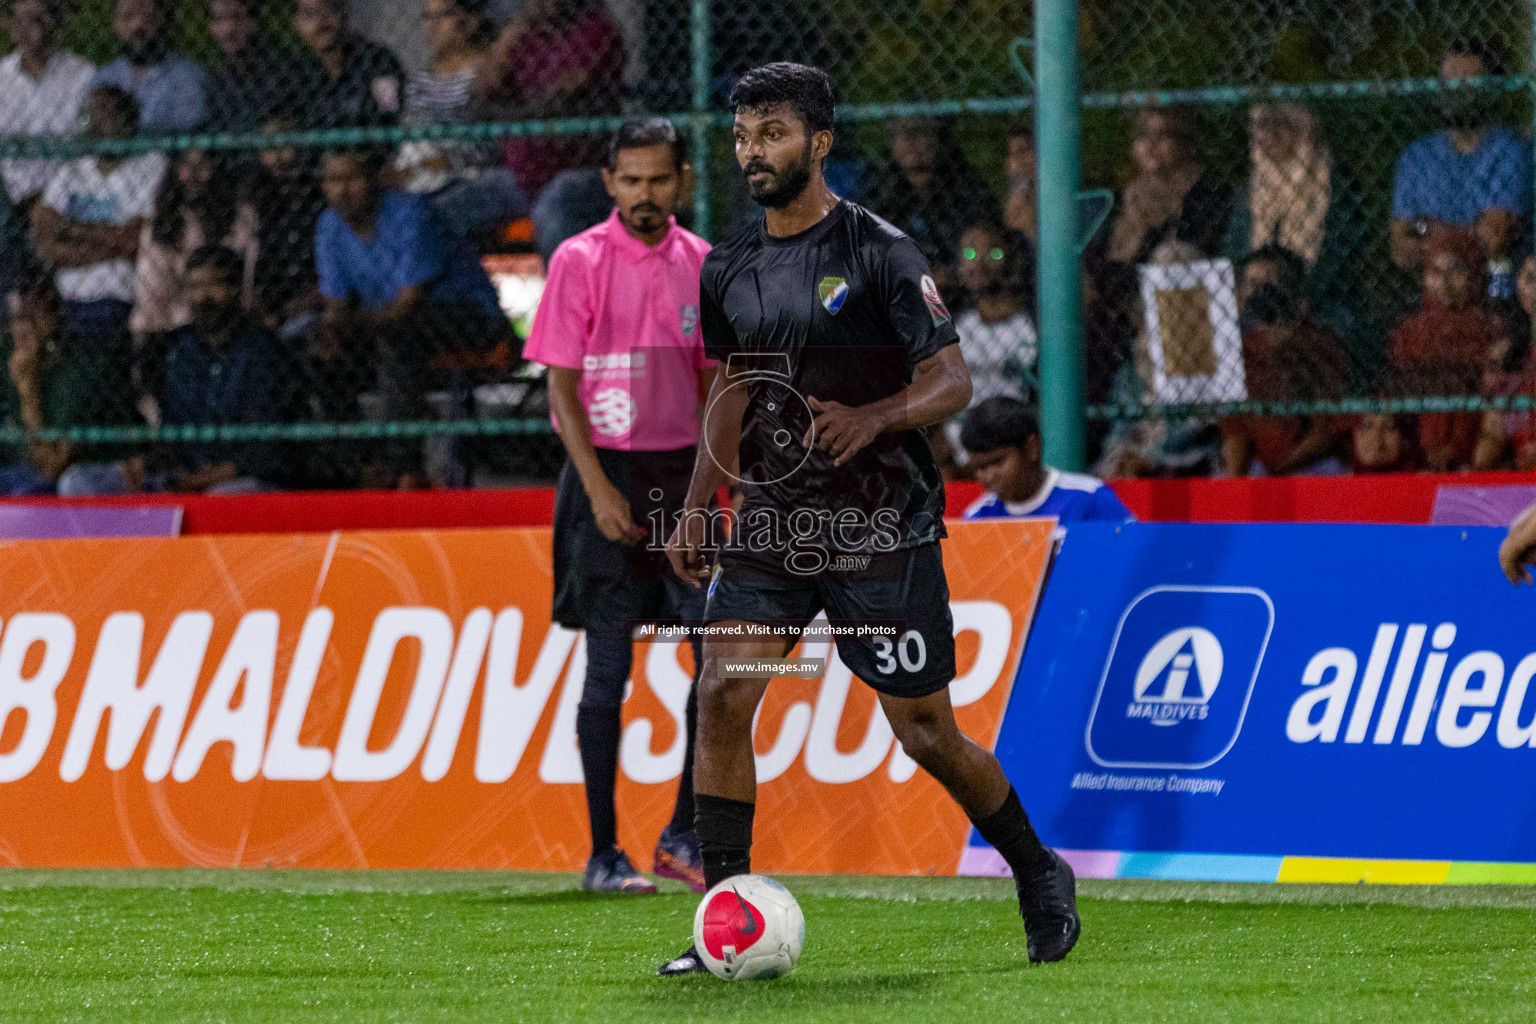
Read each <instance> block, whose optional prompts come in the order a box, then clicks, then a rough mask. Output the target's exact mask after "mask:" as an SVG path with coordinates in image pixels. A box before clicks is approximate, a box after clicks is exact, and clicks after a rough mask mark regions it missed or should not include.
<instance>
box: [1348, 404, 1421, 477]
mask: <svg viewBox="0 0 1536 1024" xmlns="http://www.w3.org/2000/svg"><path fill="white" fill-rule="evenodd" d="M1417 426H1418V424H1417V423H1416V422H1415V420H1414V418H1413V417H1412V416H1395V415H1392V414H1391V413H1368V414H1366V415H1364V416H1361V417H1360V418H1359V419H1358V420H1356V421H1355V429H1354V434H1353V437H1352V447H1351V450H1352V451H1353V454H1354V460H1353V463H1352V465H1351V466H1350V471H1351V472H1354V473H1416V472H1418V470H1419V469H1420V468H1422V466H1423V462H1422V461H1421V460H1420V458H1419V445H1418V441H1417V439H1416V437H1415V430H1416V427H1417Z"/></svg>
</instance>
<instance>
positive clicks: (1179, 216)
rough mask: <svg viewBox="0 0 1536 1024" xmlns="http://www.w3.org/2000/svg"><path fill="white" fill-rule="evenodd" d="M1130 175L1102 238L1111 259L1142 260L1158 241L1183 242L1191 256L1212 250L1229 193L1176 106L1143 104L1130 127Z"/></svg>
mask: <svg viewBox="0 0 1536 1024" xmlns="http://www.w3.org/2000/svg"><path fill="white" fill-rule="evenodd" d="M1131 156H1132V158H1133V159H1134V160H1135V162H1136V177H1135V178H1134V179H1133V180H1132V181H1131V183H1130V184H1129V185H1127V186H1125V188H1123V189H1121V190H1120V195H1119V196H1118V197H1116V200H1115V207H1114V212H1113V213H1112V214H1111V218H1110V225H1109V236H1108V242H1107V253H1106V255H1107V256H1108V258H1109V259H1110V260H1112V261H1114V262H1116V263H1125V264H1130V265H1133V266H1134V265H1138V264H1142V263H1146V262H1147V260H1148V259H1149V258H1150V257H1151V255H1152V252H1153V250H1154V249H1156V248H1157V247H1158V246H1159V245H1161V244H1163V243H1164V242H1170V241H1179V242H1186V243H1188V244H1189V245H1190V246H1192V247H1193V248H1194V251H1195V252H1196V253H1197V254H1198V255H1197V258H1205V257H1209V256H1213V255H1215V254H1216V253H1217V252H1219V251H1220V248H1221V239H1222V236H1223V234H1224V233H1225V231H1226V227H1227V214H1228V211H1229V209H1230V207H1231V198H1232V197H1231V193H1230V192H1229V191H1228V190H1227V189H1226V188H1224V187H1222V186H1221V185H1219V184H1217V183H1216V181H1215V180H1214V179H1213V178H1212V177H1211V176H1210V175H1208V174H1207V173H1206V170H1205V167H1204V166H1203V165H1202V164H1201V163H1200V158H1199V155H1198V153H1197V152H1196V134H1195V126H1194V124H1193V123H1192V122H1191V121H1190V120H1189V118H1188V117H1187V116H1185V115H1184V114H1183V113H1182V112H1180V111H1177V110H1167V109H1162V108H1158V107H1143V108H1142V109H1141V110H1139V111H1137V113H1136V122H1135V126H1134V128H1133V129H1132V133H1131Z"/></svg>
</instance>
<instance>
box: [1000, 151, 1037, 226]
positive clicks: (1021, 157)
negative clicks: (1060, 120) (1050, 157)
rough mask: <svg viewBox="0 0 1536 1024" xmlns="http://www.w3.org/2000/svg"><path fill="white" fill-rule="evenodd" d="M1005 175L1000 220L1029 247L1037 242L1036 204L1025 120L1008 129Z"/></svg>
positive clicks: (1032, 156)
mask: <svg viewBox="0 0 1536 1024" xmlns="http://www.w3.org/2000/svg"><path fill="white" fill-rule="evenodd" d="M1004 168H1005V170H1006V172H1007V174H1008V198H1007V199H1005V200H1004V201H1003V223H1004V224H1005V225H1007V227H1008V230H1009V231H1017V232H1018V233H1019V234H1021V235H1023V236H1024V237H1025V238H1026V239H1028V241H1029V246H1030V248H1031V249H1033V248H1034V247H1035V246H1036V245H1037V244H1038V243H1039V234H1040V206H1039V198H1038V197H1037V196H1036V195H1035V178H1036V176H1037V174H1038V170H1039V163H1038V155H1037V153H1036V151H1035V130H1034V128H1033V127H1032V126H1031V125H1030V124H1029V123H1028V122H1027V121H1017V122H1015V123H1014V125H1013V127H1012V128H1010V129H1009V131H1008V152H1007V156H1006V158H1005V162H1004Z"/></svg>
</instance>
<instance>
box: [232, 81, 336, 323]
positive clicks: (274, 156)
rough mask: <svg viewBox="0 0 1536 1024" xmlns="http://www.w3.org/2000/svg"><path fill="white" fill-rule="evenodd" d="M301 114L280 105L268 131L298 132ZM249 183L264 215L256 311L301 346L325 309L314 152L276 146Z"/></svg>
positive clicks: (321, 199) (321, 197)
mask: <svg viewBox="0 0 1536 1024" xmlns="http://www.w3.org/2000/svg"><path fill="white" fill-rule="evenodd" d="M298 127H299V119H298V115H297V114H295V113H293V112H292V110H291V109H290V108H288V107H287V106H286V105H284V106H279V107H278V108H277V109H276V110H274V111H273V112H272V113H271V114H269V115H268V116H267V118H266V119H265V120H263V121H262V122H261V125H260V128H261V130H262V132H264V133H267V134H277V133H280V132H291V131H295V130H296V129H297V128H298ZM259 164H260V166H258V167H257V168H256V171H255V173H254V174H253V175H252V177H251V179H250V181H249V183H248V193H249V196H250V202H251V204H252V205H253V206H255V208H256V209H258V210H260V211H262V212H261V216H260V217H259V223H258V224H257V242H256V251H257V253H258V254H259V258H258V259H257V261H256V303H255V307H254V308H255V309H256V310H258V311H259V315H260V316H261V318H262V319H263V320H264V322H265V323H266V325H267V326H268V327H270V328H272V329H273V330H277V331H280V333H281V335H282V337H283V339H284V341H288V342H297V341H298V340H300V339H301V338H302V337H303V336H304V335H305V333H306V332H307V331H308V329H309V326H310V324H311V323H312V322H313V321H314V319H315V318H316V317H317V316H318V315H319V313H320V310H321V300H320V280H319V276H318V275H317V273H316V271H315V225H316V224H317V223H318V222H319V220H320V213H321V211H323V210H324V209H325V194H324V192H323V191H322V190H321V188H320V178H319V175H318V174H317V173H316V167H315V161H314V158H313V150H310V149H300V148H299V147H297V146H270V147H268V148H266V149H263V150H262V151H261V152H260V154H259Z"/></svg>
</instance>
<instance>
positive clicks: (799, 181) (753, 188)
mask: <svg viewBox="0 0 1536 1024" xmlns="http://www.w3.org/2000/svg"><path fill="white" fill-rule="evenodd" d="M757 170H766V171H768V173H769V175H770V177H769V178H768V182H767V184H758V185H754V184H753V183H752V181H751V180H750V179H749V180H748V181H747V191H748V192H750V193H752V201H753V202H755V203H757V205H758V206H762V207H766V208H768V209H770V210H778V209H782V208H783V207H785V206H788V205H789V204H790V203H792V202H794V201H795V200H796V199H798V198H800V193H802V192H804V191H805V187H806V186H807V185H809V184H810V183H811V147H810V145H809V143H807V145H806V147H805V149H804V150H803V151H802V152H801V154H800V159H798V160H796V161H794V162H793V163H791V164H790V165H789V166H788V167H786V168H784V169H783V170H782V171H781V170H779V169H778V168H776V167H770V166H769V165H768V164H766V163H756V162H754V163H750V164H747V166H746V167H745V168H743V171H742V172H743V173H744V174H750V173H752V172H754V171H757Z"/></svg>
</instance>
